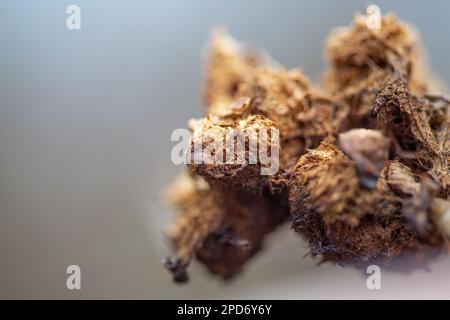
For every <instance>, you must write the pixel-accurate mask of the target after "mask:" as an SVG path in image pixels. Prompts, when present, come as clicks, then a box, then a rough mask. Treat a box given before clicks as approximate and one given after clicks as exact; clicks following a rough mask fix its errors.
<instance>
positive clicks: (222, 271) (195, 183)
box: [164, 174, 288, 282]
mask: <svg viewBox="0 0 450 320" xmlns="http://www.w3.org/2000/svg"><path fill="white" fill-rule="evenodd" d="M180 179H181V180H182V181H181V183H180V181H178V183H177V184H175V185H174V186H173V187H172V189H171V190H170V191H169V198H171V199H172V201H175V203H174V204H175V205H176V207H177V208H178V214H177V217H176V220H175V222H174V224H172V225H171V226H170V227H169V228H168V229H167V231H166V235H167V237H168V238H169V239H170V240H171V242H172V244H173V246H174V247H175V251H176V257H175V258H174V259H171V258H166V259H165V261H164V265H165V266H166V268H167V269H169V270H170V271H171V272H172V274H173V277H174V281H176V282H185V281H187V280H188V276H187V272H186V268H187V267H188V265H189V263H190V261H191V260H192V258H193V257H196V258H197V260H198V261H200V262H201V263H203V264H204V265H205V266H206V267H207V268H208V270H209V271H210V272H212V273H213V274H217V275H218V276H220V277H221V278H223V279H229V278H231V277H233V276H234V275H235V274H237V273H238V272H239V271H240V270H241V269H242V267H243V265H244V264H245V262H246V261H247V260H249V259H250V258H251V257H252V256H253V255H255V254H256V253H257V252H258V251H259V250H260V249H261V247H262V242H263V239H264V237H265V236H266V235H267V234H268V233H270V232H271V231H273V230H274V229H275V228H276V227H277V226H278V225H280V224H281V223H282V222H283V221H285V220H286V218H287V216H288V210H287V207H286V206H285V205H283V204H282V203H280V202H279V201H278V200H277V199H275V198H272V197H265V196H254V195H248V194H245V193H242V192H236V191H233V190H226V189H223V188H221V187H218V186H211V185H209V184H208V183H207V182H206V181H204V180H202V179H200V180H198V179H197V180H196V179H194V178H193V177H191V176H189V175H187V174H186V175H185V176H184V177H181V178H180ZM180 188H181V190H180ZM186 189H188V190H189V192H186ZM180 191H181V192H183V193H184V195H183V196H182V197H181V198H180V197H178V196H177V193H179V192H180Z"/></svg>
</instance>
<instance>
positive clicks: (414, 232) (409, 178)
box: [164, 15, 450, 282]
mask: <svg viewBox="0 0 450 320" xmlns="http://www.w3.org/2000/svg"><path fill="white" fill-rule="evenodd" d="M372 18H375V19H378V18H377V17H370V19H372ZM326 53H327V57H328V60H329V64H330V68H329V69H328V70H327V71H326V73H325V77H324V78H325V79H324V82H323V84H322V86H321V87H315V86H314V85H313V84H312V83H311V81H310V80H308V78H307V77H306V76H305V75H304V74H303V73H302V72H301V71H300V70H299V69H293V70H287V69H285V68H283V67H281V66H280V65H278V64H276V63H273V62H270V60H269V59H267V56H265V55H264V54H263V53H261V52H256V51H250V50H248V47H246V46H245V45H243V44H240V43H238V42H237V41H236V40H234V39H232V38H231V37H230V36H229V35H227V34H226V33H225V32H224V31H218V32H216V33H215V34H214V35H213V38H212V43H211V45H210V52H209V54H208V59H207V65H206V85H205V89H204V101H205V104H206V109H205V115H204V118H202V119H199V120H191V121H190V123H189V126H190V128H191V131H192V134H191V150H190V152H188V156H189V157H190V158H189V159H190V160H191V162H190V163H189V164H188V168H189V170H188V173H186V174H185V176H184V178H183V179H181V180H179V181H178V183H177V184H176V186H175V187H173V188H172V190H171V191H170V192H169V195H170V202H171V203H172V205H173V206H174V207H175V208H176V209H177V211H178V214H177V216H176V220H175V222H174V224H173V225H172V226H171V227H170V228H169V229H168V232H167V236H168V238H169V239H170V240H171V243H172V244H173V246H174V249H175V258H174V259H170V258H167V259H166V260H165V261H164V265H165V266H166V268H167V269H169V270H170V271H171V272H172V274H173V276H174V279H175V280H176V281H179V282H183V281H186V280H187V278H188V275H187V272H186V268H187V266H188V265H189V263H190V261H191V260H192V259H194V258H195V259H197V260H198V261H200V262H201V263H202V264H204V265H205V266H206V267H207V269H208V270H209V271H210V272H211V273H213V274H215V275H218V276H219V277H221V278H223V279H229V278H230V277H232V276H234V275H236V274H238V273H239V272H240V271H241V269H242V268H243V266H244V265H245V264H246V263H247V262H248V261H249V260H250V259H251V257H252V256H253V255H254V254H255V253H257V252H258V251H259V250H260V249H261V248H262V243H263V240H264V238H265V236H266V235H267V234H269V233H270V232H271V231H272V230H274V229H275V228H276V226H278V225H280V224H282V223H283V222H284V221H286V219H289V217H290V218H291V221H292V226H293V230H294V231H295V232H298V233H299V234H301V235H302V236H303V238H304V239H305V240H306V241H307V242H308V244H309V246H310V249H311V254H312V255H320V256H321V257H322V258H323V259H324V260H326V261H333V262H336V263H339V264H344V265H345V264H351V265H355V266H357V267H360V266H364V265H367V264H372V263H379V264H385V265H389V264H390V263H391V262H392V261H394V262H395V261H397V260H398V259H401V258H404V257H409V258H410V259H409V260H407V263H406V264H407V266H409V267H411V268H414V267H415V266H418V265H421V264H423V263H426V261H428V259H429V258H430V257H431V256H433V254H436V253H438V254H440V253H443V252H445V253H448V251H449V248H450V246H449V239H450V205H449V200H450V198H449V197H450V187H449V185H450V134H449V131H450V130H449V125H450V111H449V110H450V99H449V98H448V97H446V96H445V95H443V94H440V93H439V92H437V91H436V85H435V84H436V81H435V80H434V79H433V78H432V77H430V75H429V74H428V73H427V72H426V70H427V65H426V63H425V61H424V59H423V58H422V57H423V55H422V48H421V43H420V41H419V39H418V36H417V35H416V34H415V33H414V32H413V31H412V29H411V27H409V26H407V25H406V24H405V23H403V22H401V21H400V20H398V19H397V18H396V17H395V16H394V15H387V16H384V17H380V18H379V20H375V21H373V20H370V21H369V17H367V16H362V15H359V16H356V17H355V19H354V21H353V23H352V24H351V25H350V26H348V27H345V28H340V29H339V30H336V31H335V32H333V33H332V35H331V36H330V38H329V39H328V40H327V43H326ZM229 130H231V131H234V132H241V133H245V134H244V135H243V138H242V139H239V138H238V137H234V138H233V139H235V140H234V141H235V142H236V143H238V140H240V141H241V142H242V146H243V148H240V149H236V144H234V145H232V146H230V145H227V143H226V141H227V139H226V137H227V131H229ZM272 130H275V131H272ZM262 131H266V132H267V131H268V132H278V135H277V136H275V134H273V133H271V134H269V135H268V136H269V137H270V139H269V140H268V142H269V144H268V148H267V149H268V150H269V149H270V152H268V153H267V154H268V155H269V154H270V155H276V159H271V160H277V163H278V168H277V169H278V170H277V171H276V172H274V173H272V174H268V175H264V174H261V172H262V171H261V170H262V169H267V168H268V167H270V164H269V163H268V162H263V161H262V160H261V158H258V156H256V157H255V154H254V153H252V152H251V151H252V150H253V149H252V147H251V146H252V143H251V142H252V141H253V140H252V139H253V138H255V137H258V139H259V133H260V132H262ZM258 139H257V140H258ZM217 141H218V142H221V143H219V144H215V143H213V142H217ZM260 142H261V141H258V143H257V144H256V145H258V146H259V143H260ZM211 146H213V147H211ZM253 146H254V144H253ZM196 148H197V149H199V150H200V151H199V152H198V153H197V152H195V150H196ZM275 150H278V153H277V152H275ZM227 156H228V158H227ZM230 157H231V158H230ZM205 159H209V160H211V161H206V162H205V161H204V160H205ZM227 159H228V160H229V159H232V160H238V159H239V160H242V161H235V162H233V161H231V162H227ZM300 245H301V244H299V246H300Z"/></svg>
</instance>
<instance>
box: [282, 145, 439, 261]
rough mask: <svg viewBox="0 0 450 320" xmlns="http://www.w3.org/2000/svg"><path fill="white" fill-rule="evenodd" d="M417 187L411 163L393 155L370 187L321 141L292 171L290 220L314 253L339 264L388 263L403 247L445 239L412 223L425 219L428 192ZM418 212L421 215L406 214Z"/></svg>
mask: <svg viewBox="0 0 450 320" xmlns="http://www.w3.org/2000/svg"><path fill="white" fill-rule="evenodd" d="M399 186H400V188H402V189H403V190H402V191H400V190H398V189H396V188H398V187H399ZM420 189H421V186H420V184H418V183H416V182H415V180H414V178H413V177H412V173H411V172H410V171H409V169H408V168H407V167H406V166H404V165H402V164H401V163H399V162H395V161H394V162H390V163H386V166H385V168H384V169H383V172H382V173H381V175H380V176H379V177H378V180H377V184H376V187H375V188H374V189H371V190H369V189H366V188H364V187H363V186H361V184H360V180H359V178H358V175H357V170H356V167H355V162H353V161H351V160H350V159H349V158H348V157H346V156H345V155H344V154H343V153H342V152H341V151H340V150H339V149H338V148H337V147H335V146H334V145H333V144H331V143H329V142H323V143H322V144H321V145H320V146H319V148H317V149H316V150H312V151H310V152H308V153H307V154H305V155H304V156H303V157H301V158H300V159H299V161H298V163H297V166H296V167H295V169H294V171H293V173H292V176H291V181H290V194H289V200H290V205H291V214H292V219H293V226H294V229H295V230H296V231H298V232H300V233H301V234H302V235H304V236H305V237H306V239H307V240H308V242H309V243H310V244H311V249H312V254H313V255H317V254H322V255H323V257H324V258H325V259H329V260H333V261H338V262H340V263H341V264H348V263H352V264H356V265H361V264H365V263H367V262H377V263H382V264H387V263H389V262H390V261H391V260H392V259H393V258H396V257H397V256H399V255H400V254H402V253H404V252H407V251H409V252H414V251H420V249H424V248H426V247H427V246H428V247H430V248H431V247H441V248H442V247H443V246H444V245H445V244H446V242H445V239H444V238H443V237H442V236H441V235H440V232H439V231H437V230H436V229H434V228H432V227H431V226H429V225H428V227H429V228H423V230H422V232H419V231H417V230H415V226H413V225H412V224H411V223H410V221H412V220H413V219H414V220H415V219H417V220H419V221H420V222H419V221H415V222H416V223H419V224H425V223H428V221H426V219H427V217H428V216H427V215H426V212H427V210H429V208H428V207H427V204H428V203H429V197H431V195H430V194H429V193H426V194H424V195H423V197H420V196H419V193H420V192H421V190H420ZM412 199H415V200H416V201H417V200H418V201H417V202H414V200H413V201H411V200H412ZM419 199H420V200H419ZM421 201H423V202H421ZM421 206H422V207H421ZM420 212H421V213H422V214H424V216H422V217H421V218H419V217H417V216H415V217H414V218H413V217H411V216H410V214H414V215H417V214H419V213H420Z"/></svg>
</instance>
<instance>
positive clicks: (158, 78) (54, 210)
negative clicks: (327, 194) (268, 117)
mask: <svg viewBox="0 0 450 320" xmlns="http://www.w3.org/2000/svg"><path fill="white" fill-rule="evenodd" d="M377 3H378V4H379V5H380V6H381V8H382V10H383V11H384V12H386V11H389V10H395V11H396V12H397V13H398V15H399V16H400V17H401V18H403V19H405V20H408V21H410V22H412V23H413V24H415V25H416V26H417V27H418V29H420V30H421V32H422V35H423V39H424V42H425V45H426V47H427V48H428V51H429V57H430V59H431V61H432V66H433V69H434V70H435V71H436V72H437V73H438V74H439V75H440V76H441V77H442V78H443V79H444V80H446V81H450V63H449V57H450V37H449V35H450V20H449V14H450V2H449V1H446V0H433V1H420V0H404V1H378V2H377ZM70 4H77V5H79V6H80V7H81V11H82V18H81V23H82V29H81V30H77V31H73V30H72V31H71V30H67V29H66V26H65V21H66V18H67V16H68V15H67V14H66V13H65V11H66V8H67V6H68V5H70ZM366 4H367V2H366V1H356V0H342V1H337V0H320V1H316V0H315V1H299V0H298V1H261V0H259V1H257V0H246V1H237V0H227V1H225V0H218V1H207V0H190V1H182V0H179V1H173V0H165V1H162V0H161V1H159V0H152V1H125V0H122V1H106V0H90V1H81V0H72V1H51V0H48V1H45V0H40V1H17V0H14V1H13V0H4V1H1V2H0V40H1V50H0V297H1V298H65V299H77V298H149V299H153V298H279V299H284V298H294V299H295V298H377V299H378V298H387V299H388V298H450V276H449V275H450V261H449V259H443V260H441V261H439V262H435V263H432V264H430V266H429V268H428V269H427V270H416V271H414V272H412V273H409V274H406V273H396V272H391V271H387V270H383V273H382V290H378V291H369V290H368V289H367V288H366V278H365V275H364V274H363V273H360V272H357V271H356V270H354V269H352V268H339V267H336V266H331V265H321V266H316V261H313V260H311V259H310V258H304V257H303V256H304V254H305V253H306V252H307V250H306V248H305V246H306V244H305V243H304V242H303V241H301V239H299V238H298V237H297V236H296V235H295V234H294V233H293V232H291V231H290V230H289V226H287V225H286V226H285V227H283V228H281V229H279V230H278V232H275V233H274V234H272V235H270V236H269V237H268V238H267V246H266V248H265V251H264V252H263V253H261V254H260V255H258V256H257V257H256V258H255V259H254V260H253V261H252V262H251V263H249V264H248V265H247V267H246V269H245V272H244V273H243V274H242V275H241V276H239V277H238V278H236V279H235V280H234V281H232V282H230V283H227V284H224V283H223V282H221V281H218V280H217V279H215V278H212V277H211V276H210V275H208V274H207V273H206V272H205V270H204V269H203V268H202V266H199V265H197V264H194V265H193V267H192V268H191V276H192V279H191V283H190V284H189V285H186V286H182V287H179V286H176V285H174V284H173V283H172V282H171V279H170V276H169V275H168V274H167V273H166V272H165V271H164V270H163V269H162V268H161V265H160V261H161V258H162V257H164V256H166V255H167V254H168V253H169V249H168V246H167V243H165V241H164V240H163V237H162V234H161V230H162V229H163V227H164V226H165V225H166V224H167V223H169V222H170V221H171V219H172V214H173V212H172V211H171V209H170V208H165V207H163V206H161V203H160V195H161V191H162V190H163V188H164V187H165V186H166V185H167V184H168V183H169V182H170V180H171V179H172V178H173V177H175V176H176V175H177V173H178V172H180V171H181V170H182V168H180V167H176V166H175V165H173V164H172V163H171V160H170V150H171V148H172V146H173V145H172V143H171V141H170V134H171V132H172V130H174V129H175V128H182V127H185V124H186V121H187V120H188V119H189V118H190V117H193V116H200V115H201V110H202V106H201V101H200V90H201V83H202V82H201V81H202V57H203V55H204V49H205V43H206V41H207V39H208V33H209V31H210V30H211V28H212V27H214V26H216V25H223V26H225V27H226V28H228V30H229V31H230V32H231V33H232V34H233V35H234V36H235V37H237V38H238V39H241V40H244V41H247V42H249V43H251V44H253V45H255V46H259V47H263V48H265V49H266V50H267V51H268V52H269V53H270V54H271V55H272V56H273V57H274V58H275V59H277V60H278V61H280V62H281V63H283V64H284V65H286V66H289V67H294V66H301V67H302V68H303V69H304V70H305V72H306V73H307V74H308V75H310V77H312V78H313V79H319V76H320V73H321V71H322V70H323V69H324V68H325V66H326V64H325V61H324V58H323V52H322V49H323V41H324V39H325V38H326V36H327V34H328V33H329V31H330V30H331V29H332V28H333V27H336V26H340V25H345V24H348V23H349V21H350V19H351V17H352V15H353V13H355V12H356V11H360V10H364V8H365V6H366ZM71 264H77V265H79V266H80V267H81V272H82V290H80V291H69V290H67V289H66V287H65V281H66V276H67V275H66V274H65V270H66V267H67V266H68V265H71Z"/></svg>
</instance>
